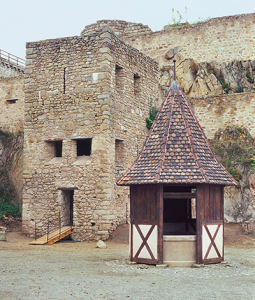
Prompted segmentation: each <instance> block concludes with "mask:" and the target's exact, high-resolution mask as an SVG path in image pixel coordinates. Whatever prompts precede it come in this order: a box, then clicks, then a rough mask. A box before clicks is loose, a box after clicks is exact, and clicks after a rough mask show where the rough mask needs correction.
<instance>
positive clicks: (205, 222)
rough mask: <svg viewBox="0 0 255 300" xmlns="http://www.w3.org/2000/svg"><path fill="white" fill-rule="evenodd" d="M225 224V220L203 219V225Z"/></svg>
mask: <svg viewBox="0 0 255 300" xmlns="http://www.w3.org/2000/svg"><path fill="white" fill-rule="evenodd" d="M219 224H223V220H203V221H202V225H219Z"/></svg>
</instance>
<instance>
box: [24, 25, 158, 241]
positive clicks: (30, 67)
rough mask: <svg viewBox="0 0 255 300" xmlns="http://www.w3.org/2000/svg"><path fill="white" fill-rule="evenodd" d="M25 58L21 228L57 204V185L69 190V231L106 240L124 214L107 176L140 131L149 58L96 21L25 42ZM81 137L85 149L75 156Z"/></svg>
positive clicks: (122, 198)
mask: <svg viewBox="0 0 255 300" xmlns="http://www.w3.org/2000/svg"><path fill="white" fill-rule="evenodd" d="M26 65H27V67H26V70H25V81H26V85H25V99H26V100H25V128H24V133H25V137H24V189H23V231H24V232H25V233H29V234H32V233H33V231H34V221H35V220H41V219H43V218H44V217H46V216H47V214H48V213H51V212H53V211H58V210H61V203H64V202H65V203H66V201H65V199H61V194H63V193H62V192H61V191H63V190H70V189H73V190H74V196H73V222H74V226H75V229H74V233H73V238H74V239H76V240H78V239H82V240H84V239H86V240H88V239H99V238H102V239H106V238H108V237H109V234H110V233H111V232H112V231H113V230H115V229H116V227H117V226H118V225H119V224H121V223H124V222H126V217H127V215H128V214H129V207H128V203H129V199H128V190H127V189H123V188H119V187H116V184H115V183H116V179H117V176H119V175H120V174H121V172H123V171H124V170H125V169H126V168H127V167H128V166H130V164H131V163H132V162H133V160H134V159H135V157H136V155H137V152H138V151H139V149H140V148H141V145H142V143H143V141H144V138H145V135H146V134H147V129H146V127H145V117H146V116H147V113H148V99H149V97H150V96H151V97H155V94H156V90H157V63H156V62H155V61H154V60H153V59H151V58H149V57H148V56H146V55H144V54H142V53H141V52H139V51H138V50H136V49H134V48H132V47H131V46H129V45H127V44H125V43H124V42H122V41H120V40H119V39H118V38H117V37H116V36H115V35H114V34H113V32H112V31H111V30H110V29H109V28H107V27H104V28H102V29H101V30H98V31H96V32H94V33H88V34H84V35H83V36H75V37H70V38H62V39H54V40H45V41H40V42H34V43H27V61H26ZM58 141H62V154H61V155H60V152H56V148H55V149H54V147H56V145H57V142H58ZM84 141H85V142H86V143H90V142H91V150H90V149H89V151H88V152H87V153H85V152H84V154H81V155H79V154H78V153H79V151H80V149H81V146H80V145H81V144H82V143H84ZM121 143H122V144H121ZM120 144H121V145H120ZM82 147H85V148H86V150H88V145H87V146H84V145H83V146H82ZM119 149H124V153H125V159H123V156H122V155H120V154H119V153H116V155H115V151H117V152H118V151H119ZM56 153H58V155H56ZM116 168H118V170H116ZM65 205H66V204H65Z"/></svg>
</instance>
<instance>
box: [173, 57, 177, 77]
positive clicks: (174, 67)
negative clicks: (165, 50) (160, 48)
mask: <svg viewBox="0 0 255 300" xmlns="http://www.w3.org/2000/svg"><path fill="white" fill-rule="evenodd" d="M173 62H174V81H176V70H175V63H176V59H174V60H173Z"/></svg>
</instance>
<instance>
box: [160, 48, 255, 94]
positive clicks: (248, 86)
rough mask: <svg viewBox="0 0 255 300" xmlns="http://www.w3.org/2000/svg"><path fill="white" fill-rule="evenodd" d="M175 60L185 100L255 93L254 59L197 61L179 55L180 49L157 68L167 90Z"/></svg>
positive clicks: (170, 53)
mask: <svg viewBox="0 0 255 300" xmlns="http://www.w3.org/2000/svg"><path fill="white" fill-rule="evenodd" d="M174 58H175V59H176V61H177V68H176V73H177V81H178V83H179V85H180V86H181V88H182V89H183V91H184V93H185V94H186V95H187V96H188V97H200V96H205V95H221V94H224V93H225V94H228V93H238V92H239V93H240V92H250V91H254V90H255V83H254V79H255V60H248V61H237V60H234V61H232V62H230V63H224V62H223V63H217V61H212V62H200V63H196V61H195V60H194V59H192V58H185V57H183V55H182V52H181V47H175V48H173V49H170V50H168V51H167V52H166V54H165V63H164V64H162V65H161V66H160V67H159V82H160V84H161V85H162V86H163V87H165V88H166V89H168V88H169V87H170V85H171V83H172V81H173V62H172V60H173V59H174Z"/></svg>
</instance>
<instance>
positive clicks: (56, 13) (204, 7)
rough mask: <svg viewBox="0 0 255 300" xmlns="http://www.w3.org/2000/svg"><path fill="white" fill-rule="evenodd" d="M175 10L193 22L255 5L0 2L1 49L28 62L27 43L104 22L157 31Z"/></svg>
mask: <svg viewBox="0 0 255 300" xmlns="http://www.w3.org/2000/svg"><path fill="white" fill-rule="evenodd" d="M185 6H186V7H187V16H186V15H185ZM172 8H174V9H175V11H176V10H179V11H180V13H181V15H182V16H183V18H184V21H185V20H186V18H187V19H188V21H189V22H194V21H197V20H198V19H199V18H202V19H206V18H208V17H211V18H215V17H222V16H230V15H236V14H245V13H253V12H255V1H254V0H211V1H206V0H204V1H202V0H193V1H188V0H178V1H166V0H125V1H123V0H118V1H117V0H72V1H70V0H0V11H1V16H0V28H1V29H0V30H1V31H0V32H1V33H0V49H2V50H5V51H7V52H10V53H11V54H14V55H16V56H19V57H21V58H25V43H26V42H31V41H39V40H44V39H52V38H59V37H67V36H74V35H80V32H81V31H82V29H83V28H84V26H85V25H89V24H92V23H95V22H96V21H97V20H103V19H118V20H125V21H128V22H136V23H143V24H144V25H148V26H149V27H150V28H151V29H152V31H158V30H161V29H162V28H163V26H164V25H167V24H169V23H172V17H173V14H172ZM174 16H175V17H177V15H176V14H175V15H174Z"/></svg>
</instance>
